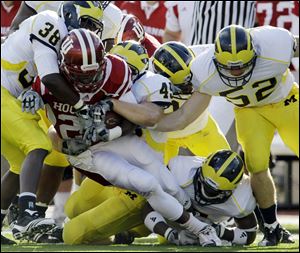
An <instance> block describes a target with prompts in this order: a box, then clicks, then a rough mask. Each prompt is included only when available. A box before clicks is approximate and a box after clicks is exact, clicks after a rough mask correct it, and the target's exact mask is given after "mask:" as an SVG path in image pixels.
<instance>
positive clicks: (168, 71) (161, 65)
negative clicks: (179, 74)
mask: <svg viewBox="0 0 300 253" xmlns="http://www.w3.org/2000/svg"><path fill="white" fill-rule="evenodd" d="M154 62H155V64H156V65H157V66H158V67H159V68H160V69H161V70H163V71H164V72H165V73H167V75H169V76H172V75H173V74H174V73H173V72H172V71H170V70H169V69H168V68H166V67H165V66H164V65H163V64H161V63H160V62H159V61H158V60H156V59H155V58H154Z"/></svg>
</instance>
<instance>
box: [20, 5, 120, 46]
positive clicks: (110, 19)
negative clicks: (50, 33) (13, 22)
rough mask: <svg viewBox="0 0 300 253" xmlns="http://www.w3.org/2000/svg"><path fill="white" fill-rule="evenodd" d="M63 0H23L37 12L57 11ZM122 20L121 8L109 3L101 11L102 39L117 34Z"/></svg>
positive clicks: (110, 37)
mask: <svg viewBox="0 0 300 253" xmlns="http://www.w3.org/2000/svg"><path fill="white" fill-rule="evenodd" d="M62 2H63V1H25V3H26V5H27V6H29V7H30V8H32V9H34V10H35V11H36V12H37V13H39V12H41V11H44V10H52V11H58V9H59V6H60V4H61V3H62ZM121 21H122V12H121V10H120V9H119V8H118V7H117V6H115V5H113V4H109V5H108V6H107V7H106V8H105V10H104V11H103V24H104V29H103V33H102V38H101V39H102V40H106V39H112V38H115V37H116V36H117V33H118V31H119V29H120V26H121Z"/></svg>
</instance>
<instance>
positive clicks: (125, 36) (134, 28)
mask: <svg viewBox="0 0 300 253" xmlns="http://www.w3.org/2000/svg"><path fill="white" fill-rule="evenodd" d="M116 39H117V41H116V44H118V43H120V42H122V41H126V40H135V41H136V42H139V43H140V42H142V41H143V40H144V39H145V30H144V27H143V25H142V23H141V22H140V20H139V19H138V18H137V17H136V16H134V15H132V14H123V18H122V22H121V26H120V30H119V32H118V35H117V38H116Z"/></svg>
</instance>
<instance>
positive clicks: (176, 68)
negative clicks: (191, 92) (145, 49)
mask: <svg viewBox="0 0 300 253" xmlns="http://www.w3.org/2000/svg"><path fill="white" fill-rule="evenodd" d="M194 58H195V55H194V53H193V52H192V51H191V50H190V49H189V48H188V47H186V46H185V45H184V44H182V43H180V42H175V41H170V42H166V43H164V44H162V45H161V46H160V47H159V48H158V49H156V51H155V52H154V54H153V60H152V65H153V69H154V72H155V73H157V74H161V75H163V76H165V77H167V78H169V79H170V81H171V82H172V83H173V84H174V85H178V86H179V87H180V85H182V86H184V85H186V84H188V83H189V82H190V81H191V79H192V73H191V68H190V66H191V62H192V60H193V59H194Z"/></svg>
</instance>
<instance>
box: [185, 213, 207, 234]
mask: <svg viewBox="0 0 300 253" xmlns="http://www.w3.org/2000/svg"><path fill="white" fill-rule="evenodd" d="M207 225H208V224H206V223H204V222H202V221H200V220H198V219H197V218H195V217H194V216H193V214H191V213H190V218H189V220H188V221H187V222H186V223H184V224H181V226H182V227H184V228H185V229H187V230H188V231H190V232H192V233H193V234H194V235H196V236H197V237H199V234H200V231H201V230H202V229H203V228H204V227H205V226H207Z"/></svg>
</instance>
